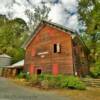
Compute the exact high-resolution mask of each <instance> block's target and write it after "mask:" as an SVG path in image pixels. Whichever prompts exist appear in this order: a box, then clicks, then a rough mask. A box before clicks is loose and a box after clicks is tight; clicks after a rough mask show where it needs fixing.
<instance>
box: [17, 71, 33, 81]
mask: <svg viewBox="0 0 100 100" xmlns="http://www.w3.org/2000/svg"><path fill="white" fill-rule="evenodd" d="M17 77H18V78H19V79H22V78H24V79H26V80H27V81H29V80H30V79H31V77H30V75H29V74H28V73H25V72H20V73H19V74H18V76H17Z"/></svg>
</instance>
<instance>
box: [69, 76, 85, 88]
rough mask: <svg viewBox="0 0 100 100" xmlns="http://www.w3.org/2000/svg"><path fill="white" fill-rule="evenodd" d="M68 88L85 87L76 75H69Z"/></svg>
mask: <svg viewBox="0 0 100 100" xmlns="http://www.w3.org/2000/svg"><path fill="white" fill-rule="evenodd" d="M68 88H72V89H80V90H83V89H85V84H84V83H83V82H81V81H80V80H79V78H78V77H75V76H69V77H68Z"/></svg>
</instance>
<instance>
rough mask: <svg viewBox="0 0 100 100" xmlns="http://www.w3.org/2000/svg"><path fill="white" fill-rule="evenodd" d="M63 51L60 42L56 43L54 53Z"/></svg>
mask: <svg viewBox="0 0 100 100" xmlns="http://www.w3.org/2000/svg"><path fill="white" fill-rule="evenodd" d="M60 52H61V47H60V44H59V43H57V44H54V53H60Z"/></svg>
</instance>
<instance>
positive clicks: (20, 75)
mask: <svg viewBox="0 0 100 100" xmlns="http://www.w3.org/2000/svg"><path fill="white" fill-rule="evenodd" d="M17 77H18V78H19V79H21V78H25V73H23V72H20V73H19V74H18V75H17Z"/></svg>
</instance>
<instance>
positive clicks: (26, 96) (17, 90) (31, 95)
mask: <svg viewBox="0 0 100 100" xmlns="http://www.w3.org/2000/svg"><path fill="white" fill-rule="evenodd" d="M0 100H71V99H70V98H69V97H64V96H59V95H57V94H56V93H55V92H48V91H47V92H46V91H39V90H36V89H32V90H31V89H28V88H26V87H22V86H19V85H16V84H14V83H12V82H10V81H9V80H8V79H5V78H1V77H0Z"/></svg>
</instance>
